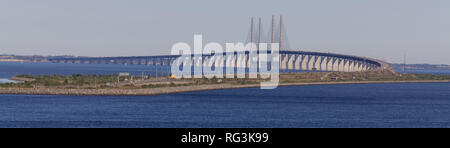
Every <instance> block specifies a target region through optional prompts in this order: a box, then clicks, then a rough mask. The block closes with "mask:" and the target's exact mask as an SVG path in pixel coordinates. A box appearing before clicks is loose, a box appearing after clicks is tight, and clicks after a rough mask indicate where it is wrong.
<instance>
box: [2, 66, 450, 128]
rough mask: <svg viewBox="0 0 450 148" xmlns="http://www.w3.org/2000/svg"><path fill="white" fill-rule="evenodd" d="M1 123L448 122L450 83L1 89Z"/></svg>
mask: <svg viewBox="0 0 450 148" xmlns="http://www.w3.org/2000/svg"><path fill="white" fill-rule="evenodd" d="M125 70H127V71H134V72H136V73H139V72H141V71H146V70H147V69H146V67H145V66H144V67H142V66H123V65H76V64H29V63H28V64H27V63H25V64H17V63H0V78H2V77H8V76H13V75H15V74H62V75H70V74H73V73H82V72H85V73H89V74H101V73H104V74H107V73H116V72H123V71H125ZM150 71H151V69H150ZM0 127H106V128H107V127H125V128H131V127H169V128H172V127H180V128H188V127H244V128H246V127H261V128H267V127H268V128H281V127H450V83H408V84H358V85H316V86H292V87H280V88H278V89H275V90H261V89H258V88H246V89H232V90H216V91H205V92H193V93H181V94H171V95H159V96H138V97H136V96H134V97H113V96H111V97H107V96H102V97H99V96H38V95H0Z"/></svg>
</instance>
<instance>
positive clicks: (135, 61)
mask: <svg viewBox="0 0 450 148" xmlns="http://www.w3.org/2000/svg"><path fill="white" fill-rule="evenodd" d="M191 56H192V59H191V60H192V61H191V62H190V63H191V64H190V65H191V66H211V67H213V66H214V67H228V66H230V65H231V66H232V67H233V68H249V67H251V65H250V63H251V62H249V61H250V60H249V59H250V58H249V54H248V53H246V54H230V55H228V54H225V53H224V55H223V56H213V55H203V56H201V58H197V59H196V58H195V56H194V55H191ZM179 57H180V56H179V55H163V56H134V57H92V58H88V57H82V58H51V59H49V61H50V62H52V63H71V64H128V65H154V66H170V65H171V64H172V63H173V62H174V61H175V60H176V59H177V58H179ZM199 57H200V56H199ZM388 68H390V65H389V64H387V63H385V62H383V61H380V60H376V59H371V58H365V57H357V56H350V55H342V54H334V53H320V52H306V51H280V70H281V71H282V72H286V71H289V72H301V71H334V72H358V71H372V70H382V69H388Z"/></svg>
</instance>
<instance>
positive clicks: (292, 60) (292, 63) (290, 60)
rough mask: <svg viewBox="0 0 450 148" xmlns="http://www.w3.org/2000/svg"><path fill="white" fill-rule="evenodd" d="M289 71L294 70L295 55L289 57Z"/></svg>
mask: <svg viewBox="0 0 450 148" xmlns="http://www.w3.org/2000/svg"><path fill="white" fill-rule="evenodd" d="M287 61H288V70H294V69H295V67H294V62H295V55H288V60H287Z"/></svg>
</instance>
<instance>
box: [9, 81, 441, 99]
mask: <svg viewBox="0 0 450 148" xmlns="http://www.w3.org/2000/svg"><path fill="white" fill-rule="evenodd" d="M449 82H450V80H412V81H342V82H309V83H307V82H304V83H282V84H279V85H278V86H279V87H284V86H311V85H343V84H395V83H449ZM259 87H260V84H249V85H233V84H215V85H197V86H178V87H161V88H152V89H120V88H114V89H53V88H0V94H1V95H53V96H155V95H168V94H178V93H187V92H200V91H212V90H226V89H240V88H259Z"/></svg>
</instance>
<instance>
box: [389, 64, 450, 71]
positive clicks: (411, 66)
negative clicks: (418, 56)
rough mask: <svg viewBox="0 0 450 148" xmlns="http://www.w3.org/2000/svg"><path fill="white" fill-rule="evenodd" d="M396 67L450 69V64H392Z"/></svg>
mask: <svg viewBox="0 0 450 148" xmlns="http://www.w3.org/2000/svg"><path fill="white" fill-rule="evenodd" d="M391 65H392V67H393V68H394V69H403V67H405V69H407V70H408V69H413V70H421V69H424V70H425V69H427V70H450V65H445V64H406V65H405V64H391Z"/></svg>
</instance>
